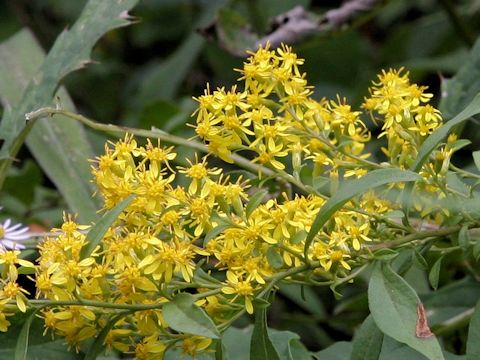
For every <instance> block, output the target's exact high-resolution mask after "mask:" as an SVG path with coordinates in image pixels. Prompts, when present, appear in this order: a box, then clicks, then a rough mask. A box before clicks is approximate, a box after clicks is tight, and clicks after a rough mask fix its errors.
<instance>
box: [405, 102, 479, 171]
mask: <svg viewBox="0 0 480 360" xmlns="http://www.w3.org/2000/svg"><path fill="white" fill-rule="evenodd" d="M478 113H480V93H479V94H477V95H476V96H475V98H474V99H473V100H472V102H470V104H468V106H467V107H466V108H465V109H463V110H462V111H461V112H460V113H459V114H458V115H457V116H455V117H454V118H453V119H452V120H449V121H448V122H446V123H445V124H444V125H443V126H441V127H439V128H438V129H437V130H435V131H434V132H433V133H432V134H430V136H429V137H427V138H426V139H425V141H424V143H423V144H422V146H421V147H420V149H419V150H418V155H417V157H416V159H415V161H414V162H413V163H412V165H411V166H410V170H412V171H415V172H419V171H420V169H421V168H422V166H423V164H424V163H425V161H427V159H428V157H429V156H430V154H431V153H432V151H433V150H435V149H436V147H437V146H438V144H439V143H440V142H441V141H442V140H443V139H444V138H445V136H447V135H448V134H449V133H450V131H451V130H452V129H453V128H454V127H455V126H457V125H458V124H461V123H462V122H464V121H465V120H468V119H469V118H471V117H472V116H473V115H476V114H478Z"/></svg>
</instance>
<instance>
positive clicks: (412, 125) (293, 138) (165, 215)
mask: <svg viewBox="0 0 480 360" xmlns="http://www.w3.org/2000/svg"><path fill="white" fill-rule="evenodd" d="M251 55H252V56H251V57H250V58H249V59H248V60H247V61H246V63H245V65H244V67H243V69H242V70H240V72H241V74H242V77H241V80H244V88H243V89H242V90H237V87H235V86H234V87H232V88H231V89H230V90H225V89H224V88H220V89H217V90H215V91H213V92H211V91H210V89H209V88H208V87H207V90H206V91H205V94H204V95H202V96H200V97H198V99H197V101H198V103H199V106H198V110H197V111H196V112H195V115H196V126H195V130H196V133H197V135H198V136H199V137H201V138H202V139H203V140H204V141H205V142H206V144H207V146H208V149H209V151H210V152H211V153H212V154H215V155H217V156H218V157H220V158H221V159H223V160H224V161H227V162H232V161H233V158H232V153H233V152H243V153H245V154H248V156H250V157H251V158H252V161H253V162H254V163H257V164H258V165H260V166H259V168H260V169H264V166H265V167H269V168H270V169H272V170H273V171H274V172H276V174H278V175H279V176H280V175H281V176H283V178H284V179H285V178H287V179H293V182H294V184H296V185H299V184H302V182H303V181H304V179H303V178H302V176H303V175H301V174H302V173H303V172H305V171H304V170H305V169H307V173H308V169H309V168H310V169H311V171H310V180H308V181H311V182H312V183H313V182H314V180H315V179H316V178H323V179H325V180H327V182H328V181H329V182H330V193H332V194H333V193H334V192H335V191H336V190H337V188H338V183H339V182H341V181H343V180H344V179H345V178H348V177H361V176H364V175H365V174H366V173H367V172H368V171H369V170H372V169H373V168H374V167H372V166H373V165H376V166H377V167H378V166H380V165H378V164H375V163H372V162H370V161H369V160H368V157H369V154H366V153H364V147H365V143H366V142H367V141H368V140H369V139H370V138H371V135H370V132H369V131H368V129H367V126H366V125H365V123H364V122H363V121H362V120H361V115H362V113H361V112H360V111H353V110H352V108H351V107H350V106H349V105H348V104H347V103H346V101H345V100H344V99H341V98H337V100H336V101H328V100H325V99H323V100H321V101H316V100H314V99H312V98H311V95H312V92H313V89H312V88H311V87H310V86H308V85H307V81H306V78H305V74H303V73H301V72H300V70H299V66H300V65H301V64H302V63H303V60H301V59H299V58H297V56H296V55H295V54H294V53H293V52H292V51H291V49H290V48H288V47H287V46H283V47H282V48H280V49H277V50H275V51H274V50H270V49H269V48H268V46H267V47H266V48H260V49H259V50H258V51H257V52H255V53H252V54H251ZM424 91H425V88H423V87H419V86H417V85H414V84H410V82H409V79H408V74H405V73H403V72H402V70H400V71H388V72H383V73H382V74H381V75H380V76H379V81H378V82H377V83H374V86H373V87H372V88H371V90H370V97H369V98H367V99H366V100H365V103H364V105H363V107H364V108H365V109H366V110H368V111H370V112H371V114H372V116H373V118H374V120H375V121H376V122H381V123H383V127H382V130H383V132H382V134H381V135H380V136H386V138H387V142H388V145H387V148H386V149H385V150H384V152H385V154H386V155H387V156H388V158H389V161H390V163H391V166H397V167H401V168H405V167H408V166H409V165H410V164H411V162H412V161H413V159H414V157H415V156H416V151H417V148H418V146H420V145H421V143H422V142H423V141H424V139H425V137H426V136H427V135H428V134H429V133H431V132H432V131H433V130H434V129H436V128H437V127H438V126H439V125H440V122H441V118H440V115H439V112H438V110H436V109H434V108H433V107H431V106H430V105H427V104H426V103H427V102H428V100H429V99H430V97H431V95H429V94H426V93H425V92H424ZM453 144H455V139H454V138H451V139H449V141H448V143H447V144H446V146H445V147H444V148H443V149H441V150H439V151H437V152H436V153H435V155H434V157H435V158H434V159H433V160H431V161H430V162H428V163H427V164H426V165H425V166H424V168H423V170H422V171H423V172H422V175H423V177H424V179H425V181H424V182H423V183H421V184H420V185H419V187H417V190H418V189H420V190H422V191H427V192H430V193H431V194H435V195H436V194H438V192H439V191H442V187H441V186H440V185H439V183H438V182H439V181H440V180H441V181H443V180H444V177H443V178H441V177H439V174H446V172H447V170H448V165H449V160H450V157H451V155H452V153H453V151H454V145H453ZM175 159H176V153H175V152H174V149H173V147H162V146H160V143H158V144H154V143H152V142H151V141H147V142H146V143H145V144H138V143H137V141H136V140H135V139H134V138H133V137H132V136H129V135H127V136H126V137H125V139H123V140H120V141H118V142H115V143H107V144H106V145H105V153H104V154H103V155H101V156H99V157H98V158H96V160H94V166H93V175H94V179H95V183H96V184H97V187H98V192H99V194H100V195H101V197H102V198H103V200H104V204H105V210H109V209H112V208H114V207H115V206H117V205H118V204H119V203H121V202H122V201H123V200H125V199H127V198H130V197H131V198H133V200H132V201H131V202H130V203H129V204H128V206H127V207H126V208H125V209H124V210H123V211H122V212H121V213H120V215H119V216H118V218H117V219H116V220H115V221H114V222H113V223H112V224H111V226H110V227H109V229H108V230H107V231H106V233H105V235H104V236H103V238H102V239H101V241H100V242H99V244H98V246H97V247H96V248H95V249H94V250H93V251H92V252H91V253H90V254H86V253H85V249H86V247H87V245H88V244H87V234H88V232H89V230H90V227H89V226H82V225H78V224H77V223H76V222H75V221H74V220H73V219H72V218H71V217H68V216H66V217H65V219H64V224H63V225H62V227H61V228H60V229H54V231H55V232H57V234H58V235H57V236H53V237H47V238H46V239H45V240H44V241H43V242H42V243H41V245H40V246H39V250H40V258H39V259H38V266H37V267H36V276H35V282H36V288H37V293H36V298H37V299H48V300H52V301H56V302H59V304H58V305H56V306H49V307H46V308H45V309H43V310H42V315H41V316H42V317H43V319H44V321H45V327H46V331H52V332H53V333H55V334H57V335H60V336H62V337H64V338H65V339H66V340H67V342H68V343H69V345H70V346H71V347H74V348H76V349H78V348H79V346H80V344H81V343H82V342H83V341H85V340H87V339H90V338H92V337H95V336H98V335H99V333H100V331H101V329H102V328H103V327H106V326H107V327H108V328H109V329H110V330H109V331H108V333H107V335H106V337H105V340H104V343H105V344H106V346H107V347H109V348H113V349H117V350H119V351H121V352H126V353H128V352H130V353H132V354H135V356H136V358H137V359H162V358H163V355H164V353H165V351H167V349H171V348H179V349H180V351H182V352H183V353H185V354H189V355H192V356H195V354H197V353H199V352H202V351H208V350H209V349H211V348H213V347H214V346H215V344H214V343H213V342H212V339H209V338H206V337H200V336H196V335H195V336H194V335H189V334H184V333H181V332H180V333H179V332H177V331H174V330H172V328H171V327H170V324H169V322H168V321H167V320H166V316H164V312H163V310H162V308H163V307H164V306H165V304H168V303H169V302H171V301H172V300H173V299H175V297H176V296H177V295H178V294H180V293H188V294H190V296H193V297H194V298H195V300H196V305H197V306H199V307H201V308H202V309H203V310H204V311H205V312H206V313H207V314H208V315H210V317H211V318H212V319H213V321H214V323H215V324H216V325H218V327H219V328H220V329H225V328H226V327H228V326H229V325H230V324H231V322H232V319H235V318H237V317H238V316H239V315H241V314H243V313H245V312H246V313H249V314H252V313H253V311H254V299H255V298H256V297H261V296H264V295H265V293H266V292H268V291H269V290H271V289H272V288H274V285H275V284H276V282H277V281H278V280H279V279H281V280H283V281H295V282H300V283H307V284H308V283H317V282H318V281H324V282H325V281H326V282H328V281H330V282H334V281H335V280H336V279H338V278H342V277H345V276H347V274H348V272H349V271H350V270H351V268H352V267H354V266H356V265H358V264H359V263H361V262H362V261H363V260H362V259H361V257H359V256H358V255H365V254H369V249H368V247H367V246H366V244H365V243H366V242H370V241H377V240H385V239H386V238H389V237H393V236H395V234H396V233H398V228H396V229H395V230H392V231H390V229H389V228H388V226H387V225H388V224H390V223H388V222H386V223H382V222H381V221H378V219H377V217H378V216H382V215H384V214H386V213H388V212H390V211H392V210H395V209H397V208H398V206H394V205H392V204H391V203H390V202H389V201H387V200H385V199H382V198H380V197H379V196H378V194H377V193H374V192H373V191H369V192H367V193H365V194H362V195H361V196H359V197H357V198H355V199H354V200H352V201H351V202H349V203H348V204H347V205H346V206H345V207H344V208H342V209H341V210H339V211H337V212H336V213H335V216H334V217H332V218H331V219H330V220H329V221H328V222H327V223H326V224H325V226H324V227H323V228H322V229H320V231H319V232H318V234H316V235H315V237H314V239H313V242H312V243H311V246H309V248H308V249H307V251H306V250H305V243H306V241H305V240H306V238H307V234H308V233H309V231H310V229H311V228H312V224H313V222H314V220H315V218H316V216H317V214H318V212H319V211H320V209H321V208H322V206H323V205H324V203H325V201H326V200H325V196H324V195H322V194H321V193H320V192H318V193H317V192H316V191H315V190H312V192H313V193H311V194H308V195H305V196H303V195H292V196H290V197H289V196H288V195H287V194H285V193H281V194H280V195H278V196H270V195H269V197H267V198H266V199H261V198H259V197H258V195H256V193H257V191H256V190H258V189H257V188H256V187H255V186H254V184H253V183H249V182H248V181H246V180H244V179H243V178H242V177H235V176H233V175H232V174H230V175H229V174H226V173H224V172H223V170H222V169H220V168H215V167H209V166H208V163H207V157H204V158H200V159H199V158H198V157H196V158H195V160H194V161H188V166H185V167H181V166H178V167H177V166H175V165H174V164H173V163H174V160H175ZM372 164H373V165H372ZM389 166H390V165H389ZM290 172H291V173H292V174H293V175H290ZM285 175H286V177H285ZM442 179H443V180H442ZM179 184H186V185H185V186H180V185H179ZM304 189H307V190H308V189H311V188H310V187H308V186H307V187H305V188H304ZM385 191H386V192H388V191H389V189H386V190H385ZM422 206H423V205H422V204H420V205H419V207H418V210H419V211H425V216H427V215H428V214H429V211H430V210H429V211H427V210H426V209H425V207H424V206H423V207H422ZM359 209H360V210H359ZM429 209H431V207H430V208H429ZM371 214H375V216H376V217H375V216H371ZM17 255H18V252H6V253H4V254H0V264H3V270H4V276H3V279H6V280H5V283H4V285H3V287H2V290H1V296H0V306H3V305H4V304H6V303H7V302H9V301H11V300H12V299H14V300H15V301H16V304H17V307H18V308H19V309H20V310H22V311H25V309H26V306H27V304H28V301H27V300H26V298H25V295H24V293H25V291H24V290H23V289H21V288H20V287H19V286H18V285H17V284H16V282H15V281H16V277H17V270H16V266H17V265H21V266H27V267H32V266H33V265H32V264H30V263H28V264H27V263H26V262H24V261H23V260H19V259H18V257H17ZM305 256H306V258H305ZM119 309H130V310H131V311H129V312H127V313H125V314H122V316H121V317H118V318H117V316H118V311H119ZM132 309H133V310H132ZM0 315H1V316H0V330H3V329H6V327H8V321H7V320H6V319H5V316H6V315H8V314H7V313H3V312H0ZM114 316H115V317H114ZM112 317H114V319H115V321H114V322H113V323H112Z"/></svg>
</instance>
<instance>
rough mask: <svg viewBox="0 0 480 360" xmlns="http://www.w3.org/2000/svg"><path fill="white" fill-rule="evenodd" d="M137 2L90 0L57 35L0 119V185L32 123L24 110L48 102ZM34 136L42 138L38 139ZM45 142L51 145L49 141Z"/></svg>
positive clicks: (49, 102) (127, 22)
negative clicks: (23, 89)
mask: <svg viewBox="0 0 480 360" xmlns="http://www.w3.org/2000/svg"><path fill="white" fill-rule="evenodd" d="M136 3H137V0H117V1H103V0H90V1H89V2H88V3H87V4H86V5H85V7H84V9H83V11H82V13H81V15H80V17H79V19H78V20H77V21H76V22H75V24H74V25H73V26H72V28H71V29H68V30H64V31H63V32H62V34H60V35H59V36H58V37H57V39H56V41H55V44H54V45H53V47H52V49H51V50H50V52H49V53H48V55H47V57H46V59H45V61H44V62H43V64H42V65H41V66H40V68H39V69H38V71H37V72H36V75H35V76H34V77H33V78H32V79H31V80H30V82H29V83H28V85H27V86H26V89H25V91H24V92H23V97H22V98H21V100H20V101H19V102H18V103H17V104H16V105H15V106H13V107H12V111H11V112H8V113H7V114H6V116H4V117H3V119H2V121H1V122H0V137H1V139H3V140H4V142H3V145H2V148H1V149H0V159H1V160H0V187H1V185H2V184H3V180H4V178H5V176H6V170H7V169H8V167H9V166H10V165H11V163H12V159H13V158H14V157H15V156H16V154H17V152H18V151H19V149H20V147H21V145H22V143H23V141H24V139H25V137H26V135H27V134H28V132H29V130H30V129H31V128H32V125H33V124H34V123H26V119H25V114H27V113H29V112H31V111H33V110H36V109H38V108H40V107H42V106H46V105H51V102H52V97H53V96H54V94H55V92H56V90H57V89H58V86H59V83H60V81H61V80H62V79H63V78H64V77H65V76H66V75H68V74H69V73H70V72H72V71H74V70H78V69H80V68H82V67H84V66H85V65H86V64H87V63H89V62H90V58H89V54H90V52H91V50H92V48H93V46H94V45H95V43H96V42H97V41H98V39H99V38H100V37H101V36H102V35H103V34H105V33H106V32H108V31H110V30H112V29H115V28H117V27H121V26H126V25H128V24H130V23H131V21H130V20H129V19H128V15H127V11H128V10H130V9H131V8H132V7H133V6H134V5H135V4H136ZM7 71H11V72H12V71H13V70H12V69H7ZM48 121H49V119H41V120H38V121H37V122H40V123H41V122H48ZM35 125H37V124H35ZM47 128H49V127H47ZM50 130H51V128H50ZM41 135H47V134H43V133H42V134H41ZM73 135H75V134H73ZM37 140H38V141H39V143H40V142H41V141H40V140H41V139H39V138H37ZM47 140H48V139H47ZM43 144H44V145H45V143H43ZM46 145H47V146H50V145H49V143H48V142H47V143H46ZM68 150H69V151H72V149H68Z"/></svg>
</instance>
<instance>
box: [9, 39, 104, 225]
mask: <svg viewBox="0 0 480 360" xmlns="http://www.w3.org/2000/svg"><path fill="white" fill-rule="evenodd" d="M44 57H45V56H44V54H43V50H42V49H41V47H40V45H39V44H38V43H37V41H36V40H35V38H34V36H33V35H32V33H31V32H30V31H29V30H22V31H21V32H19V33H17V34H16V35H14V36H13V37H11V38H10V39H9V40H7V41H5V42H4V43H2V44H1V45H0V95H1V96H0V99H2V101H3V103H4V105H8V106H14V105H15V104H16V103H17V102H18V101H20V99H21V95H22V93H23V92H24V90H25V87H26V86H27V84H28V80H29V79H30V78H32V77H33V76H34V75H35V72H36V70H37V68H38V67H39V66H40V65H41V64H42V61H43V60H44ZM57 95H58V96H59V97H60V99H61V101H62V106H63V107H65V108H67V109H71V110H74V106H73V103H72V100H71V99H70V97H69V96H68V93H67V92H66V91H65V89H63V88H61V89H60V90H59V91H58V92H57ZM52 96H53V94H51V95H50V98H49V100H50V99H51V97H52ZM29 110H30V111H31V110H35V109H34V108H30V109H29ZM7 117H8V116H7V115H5V118H7ZM20 120H21V121H23V122H24V120H25V119H24V117H22V119H20ZM2 122H3V120H2ZM27 145H28V147H29V148H30V152H31V153H32V155H33V156H34V157H35V159H36V160H37V162H38V163H39V164H40V165H41V166H42V168H43V170H44V171H45V173H46V174H47V175H48V177H49V178H50V179H51V181H52V182H53V183H54V184H55V186H56V187H57V189H58V190H59V191H60V193H61V194H62V196H63V198H64V199H65V200H66V202H67V204H68V206H69V207H70V210H71V211H72V212H73V213H76V214H78V218H79V220H80V221H82V222H85V223H86V222H90V221H92V220H94V219H95V218H96V211H97V209H98V208H99V206H98V204H97V202H96V201H95V199H94V198H92V193H93V192H94V190H95V189H94V186H93V184H92V183H91V182H90V179H91V173H90V164H89V162H88V159H90V158H93V152H92V150H91V148H90V144H89V142H88V139H87V137H86V134H85V131H84V130H83V127H82V125H81V124H79V123H77V122H76V121H74V120H72V119H68V118H66V117H64V116H55V117H53V118H51V119H48V120H47V119H44V120H40V121H37V122H36V123H35V126H34V127H33V129H32V131H31V132H30V134H29V136H28V137H27ZM73 149H74V150H73ZM5 165H7V163H5ZM0 168H1V167H0ZM0 178H1V175H0ZM7 180H8V179H7ZM0 183H1V180H0ZM7 186H8V184H7V182H6V183H5V190H7ZM0 187H1V185H0ZM27 189H28V188H27ZM22 193H23V191H22ZM25 193H28V192H27V191H26V192H25ZM22 196H24V195H22Z"/></svg>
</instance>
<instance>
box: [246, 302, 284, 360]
mask: <svg viewBox="0 0 480 360" xmlns="http://www.w3.org/2000/svg"><path fill="white" fill-rule="evenodd" d="M267 330H268V327H267V307H264V306H259V307H257V308H256V309H255V326H254V328H253V333H252V340H251V342H250V360H265V359H269V360H280V357H279V355H278V352H277V350H276V349H275V347H274V346H273V343H272V341H271V340H270V337H269V336H268V331H267Z"/></svg>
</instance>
